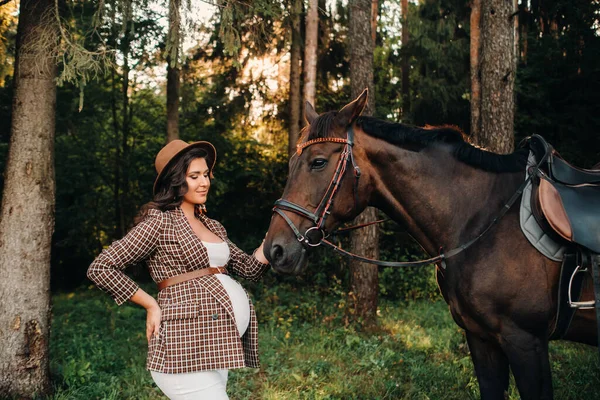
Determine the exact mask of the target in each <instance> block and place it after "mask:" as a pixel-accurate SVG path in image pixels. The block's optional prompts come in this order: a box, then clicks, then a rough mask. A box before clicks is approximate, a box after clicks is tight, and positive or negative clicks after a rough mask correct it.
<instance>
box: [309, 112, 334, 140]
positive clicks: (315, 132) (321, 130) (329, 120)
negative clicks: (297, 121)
mask: <svg viewBox="0 0 600 400" xmlns="http://www.w3.org/2000/svg"><path fill="white" fill-rule="evenodd" d="M336 115H337V111H329V112H326V113H323V114H321V115H319V117H318V118H317V119H315V120H314V121H313V123H312V124H311V126H310V131H309V133H308V137H307V140H312V139H317V138H324V137H331V136H333V135H332V131H333V130H332V126H333V124H334V122H335V117H336Z"/></svg>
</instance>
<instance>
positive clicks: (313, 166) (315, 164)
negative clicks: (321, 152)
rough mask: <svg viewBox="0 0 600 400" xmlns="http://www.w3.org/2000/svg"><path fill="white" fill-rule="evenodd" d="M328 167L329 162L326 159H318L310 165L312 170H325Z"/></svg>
mask: <svg viewBox="0 0 600 400" xmlns="http://www.w3.org/2000/svg"><path fill="white" fill-rule="evenodd" d="M326 165H327V160H326V159H324V158H317V159H316V160H313V162H312V163H310V169H323V168H325V166H326Z"/></svg>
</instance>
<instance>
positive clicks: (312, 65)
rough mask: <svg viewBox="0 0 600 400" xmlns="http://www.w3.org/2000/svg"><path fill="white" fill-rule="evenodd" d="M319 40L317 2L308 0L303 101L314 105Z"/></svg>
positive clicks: (317, 0)
mask: <svg viewBox="0 0 600 400" xmlns="http://www.w3.org/2000/svg"><path fill="white" fill-rule="evenodd" d="M318 38H319V0H308V10H307V11H306V41H305V44H304V101H308V102H309V103H310V104H312V105H313V106H314V105H315V95H316V93H317V57H318V53H317V44H318Z"/></svg>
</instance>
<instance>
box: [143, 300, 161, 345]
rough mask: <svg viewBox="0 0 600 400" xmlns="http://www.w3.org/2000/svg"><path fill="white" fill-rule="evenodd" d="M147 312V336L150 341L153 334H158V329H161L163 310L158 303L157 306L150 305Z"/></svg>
mask: <svg viewBox="0 0 600 400" xmlns="http://www.w3.org/2000/svg"><path fill="white" fill-rule="evenodd" d="M146 312H147V314H146V338H147V339H148V341H150V339H152V336H153V335H154V336H158V330H159V329H160V315H161V311H160V307H159V306H158V303H156V305H155V306H151V307H148V308H147V309H146Z"/></svg>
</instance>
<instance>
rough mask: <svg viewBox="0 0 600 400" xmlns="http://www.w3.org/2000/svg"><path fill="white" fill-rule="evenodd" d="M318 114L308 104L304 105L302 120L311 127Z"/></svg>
mask: <svg viewBox="0 0 600 400" xmlns="http://www.w3.org/2000/svg"><path fill="white" fill-rule="evenodd" d="M318 116H319V114H317V112H316V111H315V109H314V107H313V106H312V104H310V102H308V101H307V102H305V103H304V119H305V120H306V122H308V124H309V125H312V123H313V121H314V120H315V119H317V117H318Z"/></svg>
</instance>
